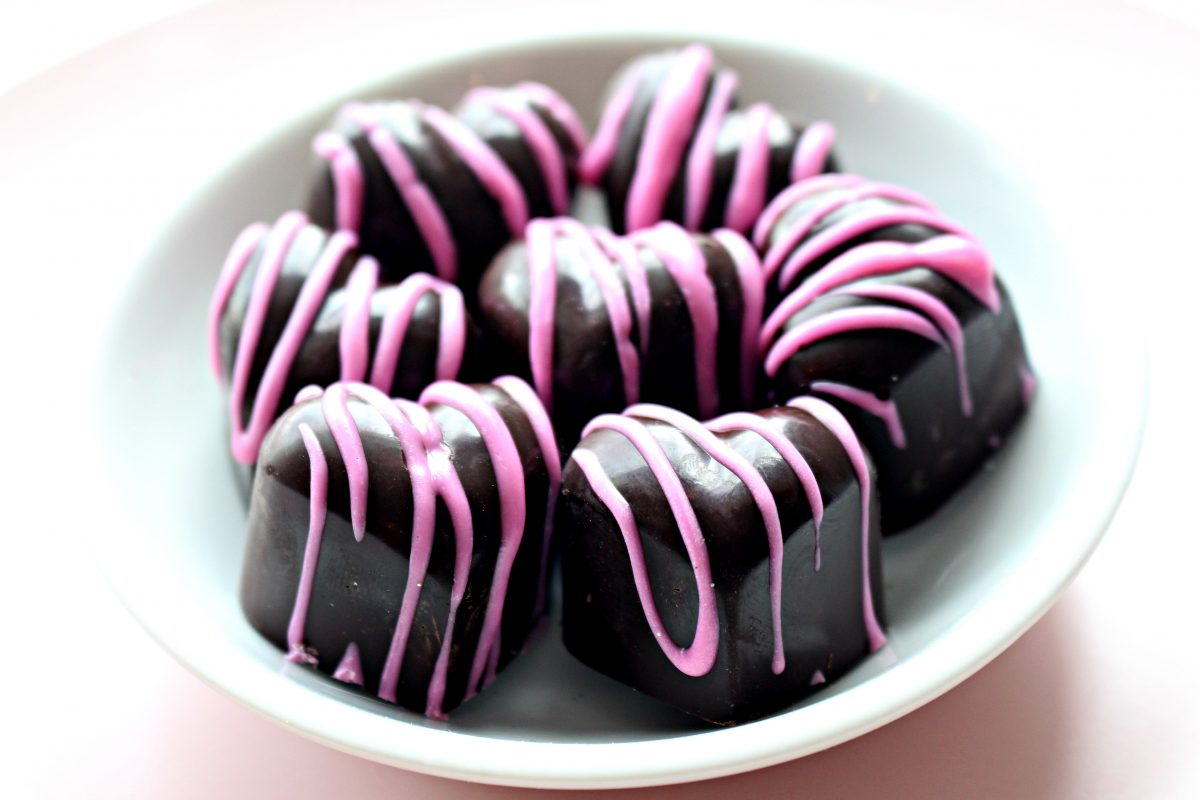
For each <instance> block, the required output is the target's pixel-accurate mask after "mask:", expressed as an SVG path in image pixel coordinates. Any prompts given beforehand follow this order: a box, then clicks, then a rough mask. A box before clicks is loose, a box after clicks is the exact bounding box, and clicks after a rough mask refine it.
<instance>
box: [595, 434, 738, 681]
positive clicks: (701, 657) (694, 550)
mask: <svg viewBox="0 0 1200 800" xmlns="http://www.w3.org/2000/svg"><path fill="white" fill-rule="evenodd" d="M601 429H608V430H613V431H616V432H617V433H620V434H621V435H623V436H624V437H625V438H626V439H628V440H629V442H630V443H631V444H632V445H633V446H634V447H635V448H636V449H637V451H638V452H639V453H640V454H641V456H642V458H643V459H645V461H646V465H647V466H648V467H649V468H650V471H651V473H652V474H653V475H654V477H655V479H656V480H657V481H658V483H659V485H660V486H661V487H662V490H663V494H664V495H665V496H666V499H667V504H668V505H669V506H670V508H671V513H672V515H673V516H674V517H675V524H676V525H678V527H679V534H680V536H681V538H682V539H683V544H684V548H685V549H686V550H687V554H688V558H689V559H690V560H691V563H692V568H693V570H694V571H695V575H696V592H697V595H698V597H699V611H698V613H697V615H696V631H695V634H694V635H693V637H692V641H691V642H690V643H689V644H688V645H687V646H686V647H680V646H679V645H678V644H676V643H675V642H674V641H672V639H671V636H670V634H669V633H668V632H667V630H666V628H665V626H664V625H663V623H662V618H661V617H660V615H659V613H658V607H657V605H656V604H655V602H654V595H653V592H652V591H651V588H650V575H649V572H648V570H647V568H646V560H645V557H644V555H643V553H642V542H641V538H640V534H639V533H638V527H637V520H636V519H634V516H633V511H632V510H631V509H630V507H629V503H628V501H626V500H625V498H624V496H622V495H621V493H620V492H619V491H618V490H617V488H616V486H614V485H613V483H612V481H611V480H610V479H609V477H608V475H607V474H606V473H605V472H604V468H603V467H602V466H601V465H600V462H599V460H598V459H597V458H596V456H595V454H593V453H592V452H591V451H589V450H588V449H587V448H586V447H585V446H581V447H578V448H576V450H575V453H574V454H573V455H572V458H573V459H574V460H575V463H576V464H578V465H579V468H580V470H581V471H582V472H583V474H584V477H585V478H587V481H588V483H589V484H590V485H591V487H592V491H593V492H595V494H596V497H598V498H599V499H600V501H601V502H602V503H604V505H605V506H607V507H608V509H609V511H610V512H611V513H612V515H613V518H614V519H615V520H616V521H617V526H618V527H619V528H620V530H621V535H622V537H623V538H624V540H625V546H626V549H627V550H628V551H629V560H630V566H631V567H632V569H633V575H634V584H635V585H636V587H637V591H638V597H639V599H640V600H641V604H642V610H643V611H644V613H645V615H646V621H647V622H648V623H649V625H650V629H651V631H652V632H653V633H654V638H655V640H656V641H657V642H658V646H659V647H660V648H661V649H662V651H663V654H664V655H666V657H667V658H668V659H669V660H670V661H671V663H672V664H673V665H675V668H676V669H678V670H679V671H680V672H682V673H684V674H685V675H691V676H693V677H696V676H700V675H706V674H708V672H709V671H710V670H711V669H712V667H713V664H714V663H716V658H717V644H718V641H719V638H720V630H719V628H718V622H717V598H716V592H715V591H714V587H713V580H712V568H711V566H710V565H709V560H708V548H707V546H706V545H705V543H704V536H703V534H702V532H701V530H700V522H699V520H697V519H696V511H695V509H694V508H693V507H692V504H691V501H690V500H689V499H688V497H687V492H686V491H684V488H683V484H682V483H681V482H680V480H679V476H678V475H677V474H676V473H675V469H674V467H672V466H671V462H670V461H669V460H668V459H667V455H666V453H664V452H663V449H662V447H661V446H660V445H659V444H658V442H656V441H655V440H654V437H653V436H651V435H650V433H649V431H647V430H646V428H645V427H644V426H643V425H642V424H641V423H639V422H637V421H636V420H633V419H630V418H628V417H621V416H617V415H615V414H603V415H601V416H599V417H596V418H595V419H594V420H592V422H591V423H590V424H589V425H588V426H587V428H586V429H585V430H584V432H583V435H584V436H585V437H586V436H587V435H588V434H589V433H590V432H592V431H595V430H601Z"/></svg>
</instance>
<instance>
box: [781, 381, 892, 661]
mask: <svg viewBox="0 0 1200 800" xmlns="http://www.w3.org/2000/svg"><path fill="white" fill-rule="evenodd" d="M788 405H789V406H792V407H793V408H798V409H800V410H801V411H807V412H808V413H809V414H811V415H812V416H813V417H815V418H816V419H817V421H818V422H820V423H821V424H822V425H824V426H825V427H826V428H828V429H829V430H830V431H831V432H832V433H833V435H834V436H836V437H837V438H838V441H840V442H841V443H842V447H843V448H844V449H845V451H846V455H848V456H849V457H850V463H851V464H852V465H853V466H854V472H855V473H856V474H857V475H858V487H859V496H860V497H861V508H862V587H863V627H864V628H865V629H866V633H867V643H868V645H869V646H870V648H871V652H875V651H876V650H878V649H879V648H881V647H883V646H884V645H885V644H887V636H885V635H884V633H883V628H882V627H881V626H880V624H879V618H878V616H876V614H875V601H874V598H873V597H872V594H873V593H872V591H871V548H870V542H871V469H870V467H869V466H868V465H867V457H866V453H864V452H863V449H862V445H861V444H859V441H858V437H857V436H855V435H854V430H853V429H852V428H851V427H850V423H848V422H846V418H845V417H843V416H842V415H841V413H840V412H839V411H838V410H837V409H836V408H834V407H833V406H831V405H829V403H826V402H825V401H824V400H819V399H817V398H816V397H797V398H795V399H793V400H789V401H788Z"/></svg>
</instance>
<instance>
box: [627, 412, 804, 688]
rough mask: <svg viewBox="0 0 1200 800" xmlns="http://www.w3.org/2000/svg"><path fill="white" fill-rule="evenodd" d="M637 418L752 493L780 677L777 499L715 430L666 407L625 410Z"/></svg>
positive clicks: (774, 657)
mask: <svg viewBox="0 0 1200 800" xmlns="http://www.w3.org/2000/svg"><path fill="white" fill-rule="evenodd" d="M625 413H626V414H628V415H630V416H633V417H645V418H647V419H655V420H659V421H660V422H665V423H667V424H668V425H673V426H675V427H676V428H678V429H679V430H681V431H683V433H684V434H685V435H686V436H687V437H688V438H689V439H691V440H692V441H693V442H695V443H696V445H697V446H698V447H699V448H700V449H702V450H704V451H705V452H706V453H708V454H709V455H710V456H712V458H713V459H714V460H715V461H716V462H717V463H718V464H720V465H721V466H723V467H725V468H726V469H727V470H729V471H730V472H732V473H733V474H734V475H736V476H737V477H738V478H739V479H740V480H741V481H742V483H744V484H745V485H746V489H747V490H748V491H749V492H750V496H751V498H753V500H754V504H755V505H756V506H758V511H759V513H760V514H761V515H762V520H763V527H765V528H766V531H767V552H768V556H767V557H768V561H769V569H770V591H771V623H772V631H773V634H774V639H775V646H774V653H773V655H772V658H771V671H772V672H774V673H775V674H776V675H778V674H780V673H781V672H783V668H784V666H785V663H786V662H785V659H784V655H783V610H782V609H783V528H782V526H781V525H780V522H779V507H778V506H777V505H776V503H775V496H774V495H772V494H771V489H770V488H769V487H768V486H767V482H766V481H765V480H763V477H762V475H759V474H758V471H757V470H755V469H754V465H753V464H752V463H750V461H748V460H747V459H746V458H744V457H742V456H741V455H740V454H738V453H737V452H736V451H735V450H734V449H733V448H731V447H730V446H729V445H727V444H725V443H724V442H722V441H721V440H720V439H718V438H717V437H716V436H715V435H714V434H713V433H712V432H711V431H709V430H708V429H706V428H705V427H704V426H703V425H701V424H700V423H699V422H697V421H696V420H694V419H692V418H691V417H689V416H688V415H687V414H683V413H681V412H679V411H675V410H674V409H671V408H667V407H665V406H657V405H651V404H642V405H636V406H632V407H630V408H628V409H626V411H625Z"/></svg>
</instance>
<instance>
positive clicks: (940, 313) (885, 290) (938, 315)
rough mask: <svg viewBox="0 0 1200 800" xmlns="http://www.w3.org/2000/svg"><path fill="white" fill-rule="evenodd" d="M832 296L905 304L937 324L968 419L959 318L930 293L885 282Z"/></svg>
mask: <svg viewBox="0 0 1200 800" xmlns="http://www.w3.org/2000/svg"><path fill="white" fill-rule="evenodd" d="M833 294H849V295H854V296H855V297H865V298H869V299H872V300H888V301H891V302H895V303H905V304H906V305H909V306H912V307H913V308H915V309H916V310H918V311H920V312H921V313H922V314H924V315H925V316H927V317H929V319H930V320H932V321H933V324H934V325H937V327H938V329H939V330H941V332H942V334H943V335H944V336H945V342H946V344H947V345H948V346H949V348H950V353H951V355H953V357H954V367H955V372H957V373H958V394H959V399H960V402H961V405H962V413H963V416H964V417H969V416H971V414H972V412H973V404H972V403H971V387H970V385H969V384H968V381H967V351H966V345H965V344H964V342H963V330H962V325H960V324H959V322H958V317H956V316H954V312H953V311H951V310H950V309H949V307H947V306H946V304H945V303H943V302H942V301H941V300H939V299H937V298H936V297H934V296H933V295H932V294H930V293H929V292H926V291H924V290H922V289H917V288H916V287H913V286H902V285H897V284H887V283H862V284H857V285H854V286H848V287H846V288H843V289H838V290H837V291H835V292H833Z"/></svg>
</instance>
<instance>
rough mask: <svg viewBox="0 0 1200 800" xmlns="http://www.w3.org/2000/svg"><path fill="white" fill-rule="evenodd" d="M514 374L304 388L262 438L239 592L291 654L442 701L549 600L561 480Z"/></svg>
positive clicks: (414, 698)
mask: <svg viewBox="0 0 1200 800" xmlns="http://www.w3.org/2000/svg"><path fill="white" fill-rule="evenodd" d="M558 459H559V455H558V451H557V449H555V446H554V437H553V433H552V432H551V431H550V428H549V420H548V419H547V418H546V415H545V411H544V410H543V409H542V408H541V406H540V405H539V404H538V402H537V398H536V396H535V395H534V394H533V392H532V391H531V390H530V389H529V387H528V386H526V385H525V384H524V383H522V382H521V381H519V380H517V379H515V378H500V379H498V380H497V381H496V382H495V383H494V384H485V385H475V386H466V385H464V384H459V383H453V382H449V381H445V382H439V383H435V384H433V385H432V386H430V387H429V388H427V389H426V390H425V392H424V393H423V394H422V397H421V402H420V404H417V403H414V402H411V401H405V400H398V401H397V400H389V399H388V398H387V397H386V396H385V395H384V394H383V393H382V392H380V391H379V390H377V389H375V388H374V387H371V386H367V385H365V384H354V383H348V384H343V383H336V384H334V385H332V386H330V387H329V388H328V389H326V390H325V391H324V393H323V394H322V393H321V391H320V390H319V389H314V390H313V391H312V392H310V393H309V392H306V393H305V396H304V397H303V398H302V400H301V402H299V403H298V404H297V405H296V406H294V407H293V408H291V409H290V410H289V411H288V412H287V413H286V414H284V416H283V417H281V418H280V419H279V421H278V422H277V423H276V424H275V426H274V427H273V428H272V429H271V432H270V434H269V435H268V436H267V439H266V441H265V442H264V444H263V449H262V454H261V459H260V462H259V469H258V472H257V475H256V477H255V483H254V490H253V496H252V500H251V505H250V521H249V531H248V536H247V541H246V555H245V561H244V568H243V573H242V589H241V600H242V608H243V610H244V611H245V614H246V618H247V619H248V620H249V621H250V624H251V625H252V626H254V628H255V629H256V630H258V631H259V632H260V633H261V634H262V635H263V636H265V637H266V638H267V639H269V640H270V641H271V642H273V643H274V644H276V645H277V646H278V647H280V648H281V649H283V650H285V651H287V653H288V656H287V657H288V659H289V660H291V661H293V662H296V663H302V664H310V665H312V666H314V667H316V668H317V669H318V670H320V671H321V672H324V673H326V674H329V675H332V676H333V677H335V678H338V679H339V680H342V681H344V682H346V683H349V684H354V685H357V686H360V687H362V689H363V690H364V691H366V692H368V693H370V694H372V695H375V696H377V697H380V698H382V699H384V700H388V701H391V702H395V703H398V704H400V705H402V706H405V707H406V708H410V709H413V710H415V711H420V712H424V713H426V714H429V715H430V716H433V717H440V716H442V715H443V714H444V713H445V712H446V711H449V710H450V709H452V708H454V707H455V706H457V705H458V704H459V703H461V702H462V701H463V700H464V699H468V698H470V697H471V696H472V695H474V694H475V693H476V692H477V691H479V690H480V689H481V688H482V687H484V686H486V685H487V684H488V683H489V682H490V681H491V680H492V679H493V678H494V677H495V674H496V672H497V671H498V670H500V669H502V668H503V667H504V665H505V664H506V663H508V661H509V660H511V659H512V658H513V656H515V655H516V654H517V653H518V652H519V651H520V649H521V648H522V647H523V645H524V643H525V641H526V638H527V637H528V635H529V633H530V631H531V629H532V627H533V625H534V622H535V620H536V618H537V616H538V615H539V614H540V613H541V612H542V610H543V608H544V606H545V581H546V555H547V553H548V536H549V532H550V527H549V525H547V519H548V513H547V509H548V506H552V503H553V500H554V498H555V495H556V493H557V491H558V483H559V478H560V475H561V473H560V471H559V460H558Z"/></svg>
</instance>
